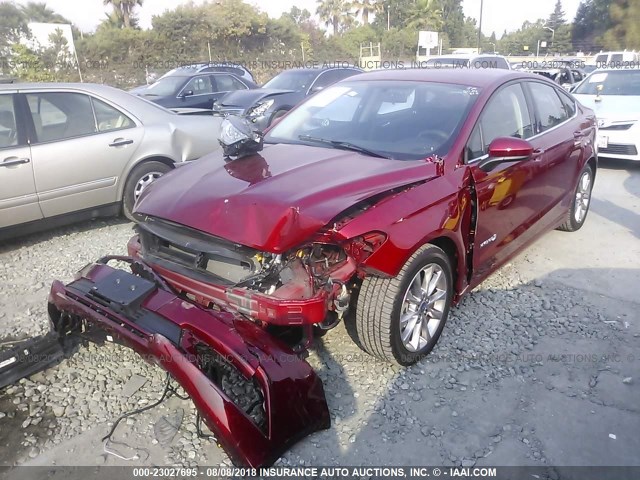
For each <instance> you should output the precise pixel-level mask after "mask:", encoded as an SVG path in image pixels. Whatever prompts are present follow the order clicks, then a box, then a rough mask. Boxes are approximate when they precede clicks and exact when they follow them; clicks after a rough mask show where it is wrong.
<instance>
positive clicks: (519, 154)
mask: <svg viewBox="0 0 640 480" xmlns="http://www.w3.org/2000/svg"><path fill="white" fill-rule="evenodd" d="M532 154H533V145H531V144H530V143H529V142H527V141H526V140H523V139H521V138H514V137H498V138H496V139H494V140H493V142H491V144H490V145H489V156H488V157H487V158H486V159H484V160H481V161H480V163H479V164H478V168H480V170H482V171H483V172H490V171H491V170H493V169H494V168H496V167H497V166H498V165H500V164H502V163H507V162H520V161H522V160H527V159H528V158H530V157H531V155H532Z"/></svg>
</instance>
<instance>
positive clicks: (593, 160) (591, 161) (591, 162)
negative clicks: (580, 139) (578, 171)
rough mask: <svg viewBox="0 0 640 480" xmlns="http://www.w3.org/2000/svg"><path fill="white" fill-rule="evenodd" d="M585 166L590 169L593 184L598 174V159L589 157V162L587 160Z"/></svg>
mask: <svg viewBox="0 0 640 480" xmlns="http://www.w3.org/2000/svg"><path fill="white" fill-rule="evenodd" d="M586 165H589V166H590V167H591V170H592V171H593V181H594V182H595V181H596V175H597V172H598V159H597V158H596V157H595V156H591V157H590V158H589V160H587V162H586Z"/></svg>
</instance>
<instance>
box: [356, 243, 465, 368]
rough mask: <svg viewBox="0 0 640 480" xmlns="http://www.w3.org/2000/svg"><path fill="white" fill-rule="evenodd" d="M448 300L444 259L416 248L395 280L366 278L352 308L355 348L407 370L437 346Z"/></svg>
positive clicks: (447, 265) (438, 253) (448, 275)
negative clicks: (354, 316)
mask: <svg viewBox="0 0 640 480" xmlns="http://www.w3.org/2000/svg"><path fill="white" fill-rule="evenodd" d="M452 297H453V275H452V270H451V262H450V260H449V257H448V256H447V254H446V253H445V252H444V251H443V250H442V249H440V248H438V247H436V246H435V245H430V244H427V245H425V246H423V247H421V248H420V249H419V250H418V251H417V252H416V253H414V254H413V255H412V256H411V258H409V260H408V261H407V262H406V263H405V264H404V266H403V267H402V270H401V271H400V273H399V274H398V276H397V277H395V278H390V279H386V278H380V277H366V278H365V279H364V281H363V282H362V287H361V290H360V295H359V297H358V303H357V305H356V321H355V330H356V335H357V339H358V342H359V343H360V345H361V346H362V348H363V349H364V350H365V351H366V352H367V353H369V354H371V355H374V356H376V357H378V358H381V359H383V360H387V361H390V362H394V363H397V364H400V365H411V364H413V363H415V362H417V361H418V360H420V359H421V358H422V357H424V356H425V355H427V354H428V353H429V352H430V351H431V350H432V349H433V347H434V346H435V344H436V343H437V342H438V339H439V338H440V334H441V333H442V329H443V328H444V325H445V323H446V321H447V316H448V314H449V308H450V306H451V299H452Z"/></svg>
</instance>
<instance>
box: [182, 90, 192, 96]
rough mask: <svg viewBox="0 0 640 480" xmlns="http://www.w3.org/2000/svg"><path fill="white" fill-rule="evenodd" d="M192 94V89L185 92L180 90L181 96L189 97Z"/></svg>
mask: <svg viewBox="0 0 640 480" xmlns="http://www.w3.org/2000/svg"><path fill="white" fill-rule="evenodd" d="M192 95H193V90H187V91H185V92H182V95H181V96H182V98H184V97H190V96H192Z"/></svg>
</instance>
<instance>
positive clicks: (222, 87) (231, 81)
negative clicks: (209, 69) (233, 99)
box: [214, 75, 247, 92]
mask: <svg viewBox="0 0 640 480" xmlns="http://www.w3.org/2000/svg"><path fill="white" fill-rule="evenodd" d="M214 81H215V83H216V91H218V92H233V91H235V90H246V89H247V87H246V86H245V84H244V83H242V82H241V81H240V80H238V79H237V78H234V77H233V76H231V75H214Z"/></svg>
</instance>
